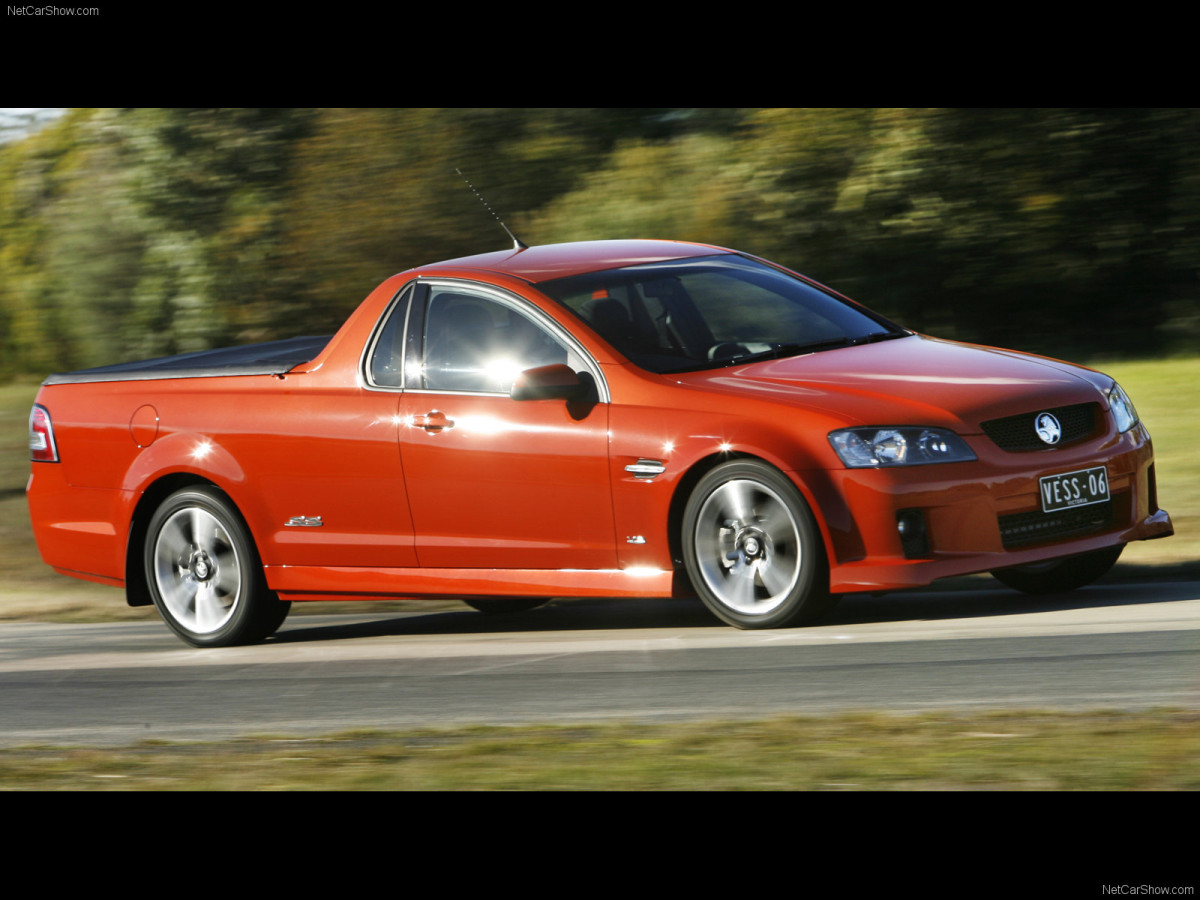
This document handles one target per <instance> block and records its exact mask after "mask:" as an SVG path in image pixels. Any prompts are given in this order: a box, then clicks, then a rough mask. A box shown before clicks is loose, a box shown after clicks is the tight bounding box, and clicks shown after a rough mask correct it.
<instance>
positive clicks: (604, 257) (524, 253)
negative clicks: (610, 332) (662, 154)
mask: <svg viewBox="0 0 1200 900" xmlns="http://www.w3.org/2000/svg"><path fill="white" fill-rule="evenodd" d="M732 252H733V251H731V250H727V249H725V248H723V247H714V246H711V245H709V244H693V243H689V242H687V241H646V240H622V241H579V242H575V243H566V244H545V245H542V246H538V247H527V248H525V249H510V250H500V251H496V252H494V253H482V254H479V255H478V256H464V257H462V258H460V259H448V260H445V261H444V262H439V263H432V264H431V265H427V266H421V267H419V268H417V269H414V270H413V271H414V272H417V273H420V274H431V273H434V272H436V271H438V270H442V269H455V270H462V269H473V270H477V271H482V272H495V273H501V274H504V275H511V276H515V277H517V278H521V279H524V280H525V281H528V282H530V283H533V284H536V283H538V282H540V281H550V280H552V279H555V278H566V277H568V276H570V275H581V274H583V273H585V272H601V271H604V270H605V269H617V268H622V267H624V266H636V265H643V264H646V263H654V262H664V261H666V260H670V259H687V258H689V257H695V256H712V255H714V254H717V253H732Z"/></svg>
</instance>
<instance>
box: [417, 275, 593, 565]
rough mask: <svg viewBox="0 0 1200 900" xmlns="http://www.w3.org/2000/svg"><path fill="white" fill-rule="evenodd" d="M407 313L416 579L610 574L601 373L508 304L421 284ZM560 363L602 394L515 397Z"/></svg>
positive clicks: (465, 289) (540, 318) (518, 305)
mask: <svg viewBox="0 0 1200 900" xmlns="http://www.w3.org/2000/svg"><path fill="white" fill-rule="evenodd" d="M412 310H413V311H412V313H411V314H410V316H409V322H408V330H407V338H406V350H405V353H406V359H405V363H404V391H403V393H402V394H401V399H400V410H399V413H400V415H399V421H400V431H399V441H400V455H401V460H402V462H403V468H404V477H405V485H406V489H407V493H408V497H409V503H410V507H411V510H412V517H413V527H414V531H415V534H416V545H417V557H418V560H419V562H420V564H421V566H423V567H435V568H501V569H561V568H584V569H604V568H614V567H615V566H616V542H615V539H614V526H613V514H612V492H611V486H610V483H609V475H608V462H607V459H608V403H607V402H605V401H606V400H607V397H606V395H604V394H603V390H604V389H603V383H602V381H601V378H602V376H601V373H600V370H599V367H598V366H596V365H595V363H594V362H592V361H591V360H590V358H589V357H588V356H587V354H586V352H585V351H584V349H583V348H582V346H580V345H579V344H578V343H577V342H576V341H575V340H574V339H573V338H572V337H571V336H570V335H569V334H567V333H566V331H565V330H563V329H562V328H561V326H559V325H557V323H555V322H553V321H552V320H551V319H550V318H549V317H548V316H546V315H545V314H544V313H542V312H541V311H540V310H538V309H537V308H536V307H534V306H533V305H532V304H530V303H528V302H526V301H524V300H522V299H521V298H519V297H517V296H515V295H513V294H510V293H508V292H506V291H502V290H499V289H496V288H491V287H487V286H484V285H478V284H474V283H470V282H459V281H451V280H446V281H433V282H425V283H422V284H421V285H419V287H418V291H417V295H416V298H415V300H414V303H413V306H412ZM556 363H564V364H567V365H569V366H570V367H571V368H572V369H573V370H575V371H577V372H580V373H582V375H583V379H584V380H585V381H586V382H588V383H591V384H593V385H595V386H596V392H595V394H594V395H593V396H591V397H590V398H588V399H587V400H584V401H572V402H567V401H566V400H562V399H553V400H551V399H538V400H514V399H513V398H512V397H511V396H510V394H509V390H510V388H511V386H512V382H513V380H514V378H515V377H516V375H517V374H518V373H519V372H521V371H523V370H525V369H529V368H534V367H539V366H545V365H552V364H556Z"/></svg>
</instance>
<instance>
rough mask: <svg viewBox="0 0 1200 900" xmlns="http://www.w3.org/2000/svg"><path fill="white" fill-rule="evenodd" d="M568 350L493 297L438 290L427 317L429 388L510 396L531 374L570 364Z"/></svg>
mask: <svg viewBox="0 0 1200 900" xmlns="http://www.w3.org/2000/svg"><path fill="white" fill-rule="evenodd" d="M568 356H569V354H568V351H567V348H566V347H565V346H564V345H563V344H562V343H560V342H559V341H558V340H556V339H555V338H554V337H552V336H551V335H550V334H549V333H548V332H547V331H546V330H545V329H544V328H542V327H541V326H540V325H538V324H537V323H535V322H534V321H533V320H532V319H530V318H528V317H526V316H525V315H523V314H522V313H520V312H518V311H517V310H516V309H514V308H512V307H510V306H507V305H506V304H503V303H500V302H498V301H496V300H493V299H491V298H489V297H484V296H481V295H478V294H471V293H467V292H465V291H461V290H457V289H455V288H446V287H436V286H435V287H433V288H432V289H431V290H430V295H429V305H428V307H427V310H426V313H425V333H424V365H423V367H422V370H423V375H424V387H425V388H426V389H427V390H431V391H481V392H487V393H508V391H509V389H510V388H511V387H512V383H513V379H514V378H516V376H517V374H518V373H520V372H523V371H524V370H525V369H531V368H533V367H535V366H546V365H550V364H551V363H567V362H568Z"/></svg>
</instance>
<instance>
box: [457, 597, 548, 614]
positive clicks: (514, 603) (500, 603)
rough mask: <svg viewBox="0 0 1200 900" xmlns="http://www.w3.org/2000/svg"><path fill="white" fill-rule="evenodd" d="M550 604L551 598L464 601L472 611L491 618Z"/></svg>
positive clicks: (500, 598)
mask: <svg viewBox="0 0 1200 900" xmlns="http://www.w3.org/2000/svg"><path fill="white" fill-rule="evenodd" d="M549 602H550V598H549V597H479V598H476V599H473V600H464V601H463V603H465V604H467V606H469V607H471V609H477V610H479V611H480V612H481V613H487V614H488V615H489V616H490V615H502V614H504V613H516V612H524V611H525V610H527V609H537V608H538V607H539V606H545V605H546V604H547V603H549Z"/></svg>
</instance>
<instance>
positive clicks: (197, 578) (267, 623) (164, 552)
mask: <svg viewBox="0 0 1200 900" xmlns="http://www.w3.org/2000/svg"><path fill="white" fill-rule="evenodd" d="M144 559H145V567H146V583H147V584H148V585H149V587H150V594H151V596H152V598H153V600H154V605H155V607H157V608H158V612H159V614H160V615H161V616H162V617H163V621H165V622H166V623H167V626H168V627H169V628H170V629H171V630H172V631H174V632H175V633H176V634H177V635H179V637H181V638H183V640H184V641H186V642H187V643H189V644H191V645H192V646H194V647H228V646H233V645H235V644H251V643H255V642H257V641H261V640H263V639H264V638H266V637H268V636H269V635H270V634H272V633H273V632H274V631H275V629H276V628H278V627H279V626H280V625H281V624H282V623H283V620H284V618H285V617H286V616H287V612H288V608H289V607H290V606H291V603H290V602H285V601H281V600H279V599H278V597H277V596H276V595H275V594H274V593H273V592H272V591H271V590H269V589H268V588H267V583H266V578H265V577H264V576H263V569H262V564H261V563H260V562H259V559H258V553H257V552H256V551H255V548H254V542H253V541H252V540H251V538H250V534H249V532H248V531H247V530H246V526H245V525H244V524H243V523H242V519H241V516H240V515H239V514H238V512H237V510H236V509H235V508H234V506H233V504H231V503H230V502H229V500H228V499H227V498H226V497H225V496H224V495H223V494H221V493H220V492H218V491H216V490H215V489H212V488H208V487H194V488H185V489H184V490H181V491H176V492H175V493H174V494H172V495H171V496H170V497H168V498H167V499H166V500H165V501H163V503H162V505H161V506H160V507H159V508H158V510H157V511H156V512H155V513H154V516H153V518H152V519H151V520H150V527H149V529H148V530H147V533H146V545H145V555H144Z"/></svg>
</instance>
